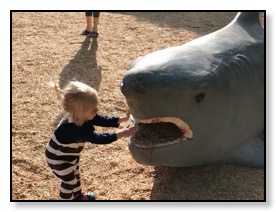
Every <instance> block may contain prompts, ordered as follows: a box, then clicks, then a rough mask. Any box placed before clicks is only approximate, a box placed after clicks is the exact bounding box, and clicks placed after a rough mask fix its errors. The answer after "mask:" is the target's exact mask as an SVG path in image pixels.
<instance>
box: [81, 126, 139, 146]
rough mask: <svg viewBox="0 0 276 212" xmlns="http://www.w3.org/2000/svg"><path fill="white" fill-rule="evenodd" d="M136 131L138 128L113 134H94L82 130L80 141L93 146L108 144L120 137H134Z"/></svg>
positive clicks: (125, 129)
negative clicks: (87, 142)
mask: <svg viewBox="0 0 276 212" xmlns="http://www.w3.org/2000/svg"><path fill="white" fill-rule="evenodd" d="M137 130H138V126H134V127H130V128H124V129H121V130H119V131H117V132H115V133H96V132H94V131H91V130H89V129H83V131H82V136H81V140H84V141H89V142H91V143H95V144H109V143H112V142H114V141H116V140H117V139H120V138H122V137H129V136H132V135H134V134H135V133H136V132H137Z"/></svg>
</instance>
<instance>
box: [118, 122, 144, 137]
mask: <svg viewBox="0 0 276 212" xmlns="http://www.w3.org/2000/svg"><path fill="white" fill-rule="evenodd" d="M138 129H139V127H138V126H137V125H136V126H133V127H130V128H123V129H121V130H119V131H118V132H116V134H117V139H119V138H122V137H129V136H132V135H134V134H135V133H136V132H137V131H138Z"/></svg>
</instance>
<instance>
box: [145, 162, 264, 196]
mask: <svg viewBox="0 0 276 212" xmlns="http://www.w3.org/2000/svg"><path fill="white" fill-rule="evenodd" d="M264 196H265V186H264V170H263V169H258V168H249V167H244V166H236V165H211V166H198V167H188V168H172V167H164V166H157V167H155V177H154V185H153V188H152V192H151V197H150V198H151V200H182V201H190V200H202V201H205V200H206V201H210V200H224V201H225V200H226V201H227V200H258V201H264V200H265V199H264Z"/></svg>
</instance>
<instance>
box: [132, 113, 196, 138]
mask: <svg viewBox="0 0 276 212" xmlns="http://www.w3.org/2000/svg"><path fill="white" fill-rule="evenodd" d="M135 121H136V124H137V123H142V124H153V123H160V122H167V123H172V124H175V125H176V126H177V127H178V128H179V129H180V130H181V131H182V133H183V137H185V138H187V139H192V138H193V132H192V130H191V129H190V127H189V125H188V124H187V123H185V122H184V121H182V120H181V119H179V118H176V117H162V118H153V119H145V120H137V119H135Z"/></svg>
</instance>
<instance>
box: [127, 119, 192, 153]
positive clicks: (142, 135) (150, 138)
mask: <svg viewBox="0 0 276 212" xmlns="http://www.w3.org/2000/svg"><path fill="white" fill-rule="evenodd" d="M131 121H132V123H133V124H138V126H139V130H138V132H137V133H136V134H135V135H134V136H132V137H131V140H130V145H134V146H136V147H138V148H158V147H165V146H170V145H174V144H177V143H180V142H183V141H185V140H187V139H189V140H191V139H192V138H193V132H192V130H191V129H190V127H189V125H188V124H187V123H185V122H183V121H182V120H181V119H179V118H176V117H160V118H152V119H144V120H138V119H134V118H133V117H131Z"/></svg>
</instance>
